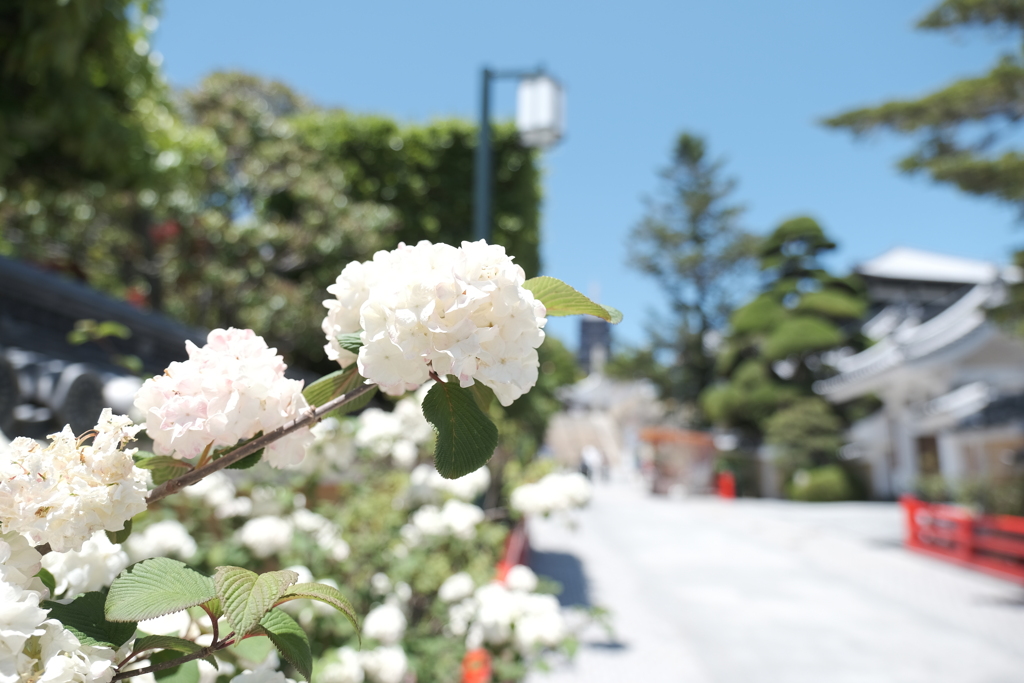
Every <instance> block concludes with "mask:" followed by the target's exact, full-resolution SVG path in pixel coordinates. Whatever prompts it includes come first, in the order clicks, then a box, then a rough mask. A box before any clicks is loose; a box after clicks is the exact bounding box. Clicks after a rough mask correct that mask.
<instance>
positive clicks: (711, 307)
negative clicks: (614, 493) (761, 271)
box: [629, 133, 757, 404]
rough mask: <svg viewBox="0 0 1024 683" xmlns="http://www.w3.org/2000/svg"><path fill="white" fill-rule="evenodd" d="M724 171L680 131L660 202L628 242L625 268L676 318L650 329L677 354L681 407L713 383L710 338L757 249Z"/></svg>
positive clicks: (673, 392) (675, 389)
mask: <svg viewBox="0 0 1024 683" xmlns="http://www.w3.org/2000/svg"><path fill="white" fill-rule="evenodd" d="M722 168H723V162H722V161H721V160H715V159H712V158H710V156H709V155H708V152H707V143H706V142H705V141H704V139H702V138H701V137H699V136H697V135H693V134H691V133H683V134H681V135H680V136H679V138H678V140H677V142H676V147H675V150H674V153H673V158H672V164H671V165H670V166H669V167H668V168H666V169H665V170H663V171H662V172H661V177H662V179H663V180H664V183H665V188H664V197H663V199H662V200H661V201H658V202H654V201H652V202H651V203H650V206H649V209H648V213H647V215H646V216H645V217H644V218H643V219H642V220H641V221H640V223H638V224H637V225H636V226H635V227H634V228H633V230H632V232H631V234H630V239H629V257H630V264H631V265H632V266H633V267H635V268H637V269H638V270H640V271H642V272H644V273H646V274H648V275H650V276H651V277H653V278H654V279H655V281H656V282H657V283H658V285H659V286H660V287H661V289H662V291H663V292H664V293H665V295H666V296H667V297H668V300H669V304H670V306H671V308H672V312H673V313H674V315H675V318H674V320H673V321H672V322H671V323H670V324H667V325H661V326H659V327H658V328H657V329H655V330H654V331H653V332H654V345H655V347H657V348H661V349H666V350H670V351H671V352H672V353H673V355H674V356H675V362H674V363H673V364H672V365H671V366H670V367H669V369H668V378H667V381H666V382H665V386H666V388H667V390H668V394H669V395H670V396H671V397H672V398H675V399H677V400H679V401H681V402H682V403H685V404H695V403H696V399H697V397H698V396H699V395H700V393H701V392H702V391H703V390H704V389H705V388H706V387H707V386H708V385H710V384H711V382H712V381H713V379H714V366H715V356H714V346H715V344H714V341H715V335H716V334H717V333H718V332H719V331H721V330H723V329H724V328H725V326H726V324H727V322H728V319H729V315H730V313H731V312H732V309H733V308H734V306H735V303H736V298H735V297H736V293H737V289H738V287H737V284H738V283H739V282H741V281H742V279H743V277H744V275H745V274H746V273H747V272H748V271H749V270H751V269H752V266H753V255H754V252H755V249H756V244H757V239H756V238H755V237H754V236H752V235H750V234H749V233H747V232H745V231H744V230H743V229H742V228H740V226H739V218H740V215H741V214H742V212H743V207H741V206H739V205H737V204H735V203H732V201H731V195H732V193H733V191H734V189H735V187H736V182H735V181H734V180H732V179H730V178H725V177H723V173H722Z"/></svg>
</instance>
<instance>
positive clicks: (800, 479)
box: [786, 465, 854, 503]
mask: <svg viewBox="0 0 1024 683" xmlns="http://www.w3.org/2000/svg"><path fill="white" fill-rule="evenodd" d="M786 494H787V495H788V497H789V498H791V499H793V500H804V501H808V502H815V503H822V502H828V501H836V500H851V499H852V498H853V497H854V490H853V486H852V484H851V483H850V479H849V477H848V476H847V474H846V471H845V470H844V469H843V468H842V467H841V466H839V465H824V466H822V467H815V468H814V469H810V470H800V471H798V472H797V473H796V474H795V475H793V480H792V481H791V482H790V483H789V484H788V485H787V486H786Z"/></svg>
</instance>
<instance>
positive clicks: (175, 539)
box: [125, 519, 199, 562]
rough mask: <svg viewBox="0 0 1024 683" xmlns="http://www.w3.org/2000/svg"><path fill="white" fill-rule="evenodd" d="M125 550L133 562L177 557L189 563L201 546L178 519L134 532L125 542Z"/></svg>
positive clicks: (154, 524)
mask: <svg viewBox="0 0 1024 683" xmlns="http://www.w3.org/2000/svg"><path fill="white" fill-rule="evenodd" d="M125 550H127V551H128V556H129V557H130V558H131V560H132V562H141V561H142V560H148V559H149V558H151V557H175V558H177V559H179V560H183V561H186V562H187V561H188V560H191V559H192V556H193V555H195V554H196V551H197V550H199V546H198V545H197V544H196V540H195V539H194V538H192V534H190V533H189V532H188V529H186V528H185V525H184V524H182V523H181V522H179V521H178V520H176V519H165V520H163V521H160V522H154V523H153V524H150V525H149V526H147V527H146V528H145V529H143V530H141V531H136V532H134V533H133V534H132V535H131V536H129V537H128V540H127V541H125Z"/></svg>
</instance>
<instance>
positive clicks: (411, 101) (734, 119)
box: [155, 0, 1024, 343]
mask: <svg viewBox="0 0 1024 683" xmlns="http://www.w3.org/2000/svg"><path fill="white" fill-rule="evenodd" d="M934 4H935V2H926V1H923V0H903V1H901V2H893V1H892V0H856V1H854V0H849V1H845V2H840V1H838V0H829V1H828V2H813V1H811V0H803V1H798V0H788V1H787V0H776V1H774V2H764V1H763V0H716V1H714V2H707V1H705V2H693V1H690V0H675V1H656V0H633V1H632V2H629V3H625V2H620V3H610V2H599V1H596V0H590V1H588V2H582V1H576V0H564V1H561V2H552V1H551V0H546V1H538V0H517V1H516V2H497V1H484V0H474V1H469V0H459V1H454V0H452V1H448V0H431V1H428V2H422V1H421V2H412V1H411V0H410V1H402V2H399V1H397V0H375V1H374V2H366V1H364V2H359V3H353V2H336V1H330V2H329V1H327V0H321V1H318V2H314V1H313V0H292V1H291V2H288V3H281V2H269V1H265V0H244V1H243V0H215V1H213V2H211V1H210V0H164V12H163V18H162V22H161V25H160V28H159V30H158V32H157V36H156V40H155V47H156V49H157V50H159V51H160V52H161V53H162V54H163V56H164V70H165V72H166V74H167V76H168V78H169V80H170V81H171V83H172V84H174V85H176V86H193V85H195V84H197V83H198V82H199V81H200V80H201V78H202V77H203V76H204V75H206V74H207V73H209V72H211V71H214V70H217V69H242V70H245V71H249V72H253V73H256V74H260V75H263V76H266V77H272V78H277V79H280V80H283V81H285V82H287V83H289V84H290V85H291V86H293V87H294V88H296V89H297V90H298V91H299V92H301V93H303V94H304V95H306V96H307V97H309V98H311V99H312V100H314V101H315V102H317V103H319V104H321V105H325V106H341V107H344V108H346V109H349V110H352V111H357V112H374V113H381V114H387V115H390V116H393V117H395V118H397V119H399V120H403V121H427V120H430V119H431V118H437V117H448V116H462V117H468V118H469V117H473V118H475V116H476V112H477V100H478V89H479V71H480V68H481V67H482V66H483V65H485V64H487V65H490V66H493V67H498V68H527V67H532V66H534V65H536V64H541V63H542V64H544V65H546V67H547V68H548V70H549V71H550V72H551V73H552V74H554V75H556V76H557V77H558V78H560V79H561V80H562V81H563V82H564V83H565V85H566V88H567V102H568V105H567V109H568V135H567V137H566V139H565V141H564V142H563V143H562V144H561V145H560V146H559V147H557V148H555V149H554V150H552V151H551V152H549V153H547V154H546V155H545V158H544V162H543V163H544V169H545V179H544V190H545V201H544V207H543V231H544V245H543V258H544V267H545V271H546V273H547V274H550V275H554V276H556V277H559V278H561V279H563V280H566V281H567V282H569V283H571V284H573V285H575V286H576V287H578V288H579V289H581V290H583V291H594V288H595V287H596V288H597V289H598V290H599V292H600V298H601V301H602V303H606V304H610V305H613V306H616V307H618V308H620V309H622V310H623V311H624V312H625V313H626V321H625V322H624V323H623V324H622V325H621V326H620V328H619V329H618V330H617V331H616V335H617V336H616V338H617V339H618V340H622V341H626V342H632V343H638V342H641V341H642V340H643V337H644V326H645V325H646V324H649V323H653V324H656V321H657V318H658V316H657V312H658V311H659V310H662V309H663V303H662V297H661V295H660V293H659V291H658V290H657V288H656V287H655V286H654V284H653V283H652V282H651V281H649V280H647V279H646V278H644V277H643V276H642V275H640V274H638V273H636V272H634V271H631V270H630V269H629V268H628V267H627V266H626V263H625V241H626V237H627V235H628V233H629V230H630V228H631V227H632V226H633V225H634V224H635V223H636V221H637V220H638V219H639V218H640V217H641V216H642V214H643V211H644V204H643V198H644V196H645V195H650V194H651V193H652V192H654V191H655V190H656V189H657V182H656V172H657V170H658V169H659V168H661V167H662V166H664V165H665V163H666V162H667V160H668V154H669V150H670V148H671V146H672V142H673V140H674V139H675V137H676V136H677V135H678V133H679V132H680V131H681V130H683V129H686V130H691V131H694V132H697V133H700V134H702V135H705V136H706V137H707V138H708V140H709V143H710V149H711V152H712V154H715V155H721V156H723V157H725V158H726V159H727V163H728V165H727V169H728V171H729V173H730V174H732V175H733V176H735V177H736V178H737V179H738V181H739V187H738V191H737V193H736V198H737V200H738V201H740V202H742V203H744V204H745V205H746V206H747V207H748V212H747V213H746V215H745V219H744V223H745V226H746V227H747V228H748V229H750V230H752V231H755V232H761V233H763V232H766V231H768V230H770V229H772V228H773V227H774V226H775V225H777V224H778V223H779V222H780V221H781V220H784V219H785V218H788V217H790V216H793V215H797V214H803V213H806V214H810V215H813V216H814V217H816V218H817V219H818V220H819V221H820V222H821V223H822V225H823V226H824V227H825V228H826V230H828V231H829V233H830V234H831V235H832V236H833V237H834V238H835V239H836V240H837V241H838V242H839V243H840V249H839V251H838V252H837V253H836V255H835V256H834V257H833V258H832V265H833V266H834V267H835V268H837V269H840V270H845V269H847V268H849V267H850V266H852V265H853V264H855V263H857V262H858V261H861V260H864V259H868V258H871V257H873V256H876V255H878V254H880V253H882V252H883V251H885V250H886V249H888V248H890V247H893V246H898V245H904V246H911V247H917V248H921V249H931V250H934V251H939V252H944V253H949V254H957V255H961V256H968V257H973V258H982V259H990V260H997V261H1006V260H1008V258H1009V253H1010V252H1011V250H1013V249H1014V248H1015V247H1018V246H1021V245H1022V244H1024V233H1022V232H1021V231H1020V230H1019V229H1018V225H1017V222H1016V213H1015V212H1014V211H1013V210H1012V209H1010V208H1007V207H1004V206H1000V205H998V204H996V203H994V202H988V201H983V200H978V199H972V198H969V197H966V196H964V195H961V194H960V193H958V192H957V191H955V190H953V189H951V188H947V187H942V186H936V185H932V184H930V183H928V182H927V181H926V180H925V179H923V178H912V177H906V176H902V175H900V174H899V173H897V172H896V171H895V169H894V168H893V162H894V161H895V160H896V159H897V158H898V157H899V155H900V153H901V152H903V151H905V150H907V149H908V148H909V142H908V141H907V140H903V139H899V138H895V137H891V136H879V137H875V138H872V139H869V140H868V141H866V142H855V141H853V140H851V138H850V136H849V135H847V134H844V133H839V132H834V131H830V130H827V129H825V128H823V127H821V126H820V125H818V124H817V121H818V120H820V119H821V118H822V117H824V116H826V115H829V114H833V113H837V112H839V111H842V110H844V109H846V108H850V107H854V106H861V105H868V104H872V103H876V102H880V101H884V100H885V99H888V98H893V97H910V96H913V95H917V94H923V93H926V92H928V91H930V90H932V89H934V88H937V87H939V86H942V85H944V84H946V83H948V82H949V81H951V80H953V79H955V78H959V77H964V76H968V75H971V74H975V73H980V72H982V71H983V70H985V69H986V68H987V67H988V66H989V65H991V64H992V63H993V62H994V60H995V58H996V56H997V55H998V54H999V53H1000V52H1002V51H1005V50H1007V49H1012V48H1013V43H1012V41H1011V40H1009V39H1008V37H1006V36H1002V37H999V36H993V35H990V34H987V33H985V32H975V31H963V32H960V33H957V34H955V35H948V34H943V33H933V32H927V33H926V32H922V31H916V30H914V28H913V26H914V23H915V20H916V19H917V18H919V17H920V16H921V15H923V14H924V13H925V12H926V11H927V10H928V9H929V8H930V7H931V6H932V5H934ZM494 97H495V99H496V104H495V107H496V114H497V115H498V116H508V117H510V116H511V115H512V112H513V108H514V103H515V93H514V86H513V85H512V84H503V85H500V86H499V87H498V88H496V91H495V93H494ZM551 330H552V331H553V332H554V333H555V334H557V335H558V336H560V337H562V338H563V339H565V340H566V341H570V342H574V341H575V327H574V325H573V324H572V323H570V322H569V321H567V320H554V321H552V326H551Z"/></svg>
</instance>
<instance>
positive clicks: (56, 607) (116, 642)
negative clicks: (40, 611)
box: [40, 591, 136, 650]
mask: <svg viewBox="0 0 1024 683" xmlns="http://www.w3.org/2000/svg"><path fill="white" fill-rule="evenodd" d="M105 600H106V596H105V595H104V594H103V593H102V592H100V591H92V592H90V593H83V594H82V595H79V596H78V597H77V598H75V599H74V600H72V601H71V602H70V603H68V604H66V605H62V604H60V603H59V602H52V601H50V600H45V601H43V602H42V603H40V606H41V607H43V608H44V609H48V610H50V618H51V619H56V620H57V621H59V622H60V623H62V624H64V628H66V629H67V630H69V631H71V632H72V633H74V634H75V637H76V638H78V640H79V641H80V642H81V643H82V645H99V646H102V647H110V648H113V649H115V650H116V649H117V648H119V647H121V646H122V645H124V644H125V643H127V642H128V641H129V640H130V639H131V637H132V636H133V635H135V627H136V623H135V621H126V622H119V623H115V622H113V621H110V620H108V619H106V618H104V614H103V603H104V602H105Z"/></svg>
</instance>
